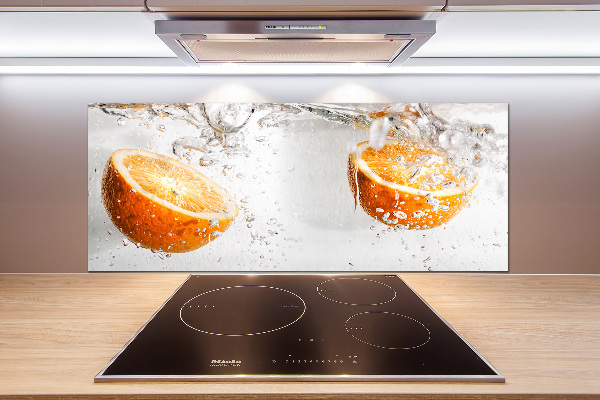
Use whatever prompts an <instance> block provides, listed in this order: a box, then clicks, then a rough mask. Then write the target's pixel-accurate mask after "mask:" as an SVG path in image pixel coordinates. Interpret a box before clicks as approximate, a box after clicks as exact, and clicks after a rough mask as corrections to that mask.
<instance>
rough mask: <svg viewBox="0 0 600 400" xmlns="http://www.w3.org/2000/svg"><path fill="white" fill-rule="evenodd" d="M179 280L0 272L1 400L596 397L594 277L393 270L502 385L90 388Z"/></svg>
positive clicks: (598, 355)
mask: <svg viewBox="0 0 600 400" xmlns="http://www.w3.org/2000/svg"><path fill="white" fill-rule="evenodd" d="M186 276H187V274H183V273H163V274H147V273H136V274H134V273H113V274H99V273H93V274H73V275H0V399H8V398H10V399H20V398H22V399H35V398H40V399H41V398H44V399H47V398H52V399H91V398H101V399H117V398H118V399H174V398H176V399H259V398H260V399H303V400H304V399H313V398H315V399H316V398H320V399H334V398H335V399H416V400H424V399H478V400H481V399H600V275H591V276H590V275H585V276H581V275H533V276H532V275H527V276H525V275H508V274H507V275H502V274H500V275H498V274H479V275H476V274H404V275H402V278H403V279H404V280H405V281H406V282H407V283H408V284H409V285H410V286H411V287H412V288H413V289H414V290H415V291H416V292H417V293H419V294H420V295H421V296H422V297H423V298H424V299H425V300H426V301H427V302H428V303H429V304H430V305H431V306H432V307H433V308H434V309H435V310H436V311H437V312H438V313H439V314H440V315H441V316H442V317H443V318H445V319H446V320H447V321H448V322H449V323H450V324H451V325H452V326H453V327H454V328H455V329H456V330H457V331H458V332H459V333H460V334H461V335H462V336H463V337H464V338H465V339H466V340H467V341H468V342H470V343H471V344H472V345H473V346H474V347H475V348H476V349H477V350H478V351H479V352H480V353H481V354H482V355H483V356H484V357H485V358H486V359H487V360H488V361H490V362H491V363H492V364H493V365H494V366H495V367H496V368H497V369H498V370H499V371H500V372H501V373H502V374H503V375H504V376H505V377H506V383H504V384H502V383H376V382H370V383H282V382H273V383H265V382H261V383H212V382H211V383H94V376H95V375H96V374H97V373H98V372H99V371H100V370H101V369H102V368H103V367H104V366H105V365H106V364H107V362H108V361H109V360H110V359H111V358H112V357H113V356H114V355H115V354H116V353H117V352H118V351H119V350H120V349H121V347H122V346H123V345H124V344H125V343H126V342H127V341H128V340H129V339H130V338H131V337H132V336H133V334H134V333H135V332H136V331H137V330H138V329H139V328H140V327H141V326H142V325H143V324H144V323H145V322H146V321H147V319H148V318H149V317H150V316H151V315H152V314H153V313H154V312H155V311H156V310H157V309H158V308H159V307H160V306H161V305H162V303H163V302H164V301H165V300H166V299H167V298H168V297H169V296H170V295H171V293H173V291H174V290H175V289H176V288H177V287H178V286H179V285H180V284H181V283H182V282H183V281H184V279H185V278H186Z"/></svg>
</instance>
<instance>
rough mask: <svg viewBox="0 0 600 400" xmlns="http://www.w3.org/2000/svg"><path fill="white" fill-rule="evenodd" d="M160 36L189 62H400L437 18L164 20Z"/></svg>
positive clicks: (157, 27) (158, 26)
mask: <svg viewBox="0 0 600 400" xmlns="http://www.w3.org/2000/svg"><path fill="white" fill-rule="evenodd" d="M155 32H156V34H157V35H158V36H159V37H160V38H161V39H162V40H163V41H164V42H165V43H166V44H167V45H168V46H169V47H170V48H171V50H173V52H175V54H176V55H177V56H178V57H179V58H180V59H181V60H182V61H183V62H184V63H185V64H187V65H193V66H195V65H202V64H205V63H230V62H234V63H293V64H298V63H320V64H331V63H336V64H337V63H366V64H384V65H389V66H392V65H393V66H397V65H401V64H402V63H403V62H404V61H406V60H407V59H408V58H409V57H410V56H411V55H412V54H413V53H414V52H415V51H416V50H417V49H418V48H419V47H421V46H422V45H423V44H424V43H425V42H426V41H427V40H429V38H430V37H431V36H433V34H434V33H435V21H433V20H303V21H297V20H276V21H275V20H274V21H267V20H220V21H216V20H159V21H156V22H155Z"/></svg>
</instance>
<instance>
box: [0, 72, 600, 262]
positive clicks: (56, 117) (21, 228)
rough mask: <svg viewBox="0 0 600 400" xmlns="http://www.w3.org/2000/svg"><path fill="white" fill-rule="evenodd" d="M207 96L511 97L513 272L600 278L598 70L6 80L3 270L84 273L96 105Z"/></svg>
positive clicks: (2, 90)
mask: <svg viewBox="0 0 600 400" xmlns="http://www.w3.org/2000/svg"><path fill="white" fill-rule="evenodd" d="M201 101H223V102H253V101H257V102H258V101H260V102H508V103H509V120H510V125H509V129H510V151H509V158H510V172H509V173H510V205H509V207H510V222H509V224H510V225H509V237H510V242H509V243H510V247H509V249H510V250H509V251H510V258H509V260H510V261H509V272H510V273H600V247H599V246H598V244H599V243H600V224H599V223H600V205H599V203H598V200H597V199H598V198H599V196H600V179H599V178H598V171H600V156H599V155H598V151H599V150H600V128H599V127H600V76H598V75H471V76H467V75H402V76H208V77H206V76H205V77H202V76H122V75H104V76H102V75H0V272H19V273H34V272H52V273H60V272H87V179H88V178H87V171H86V166H87V105H88V103H92V102H127V103H128V102H201ZM215 270H219V266H218V265H215Z"/></svg>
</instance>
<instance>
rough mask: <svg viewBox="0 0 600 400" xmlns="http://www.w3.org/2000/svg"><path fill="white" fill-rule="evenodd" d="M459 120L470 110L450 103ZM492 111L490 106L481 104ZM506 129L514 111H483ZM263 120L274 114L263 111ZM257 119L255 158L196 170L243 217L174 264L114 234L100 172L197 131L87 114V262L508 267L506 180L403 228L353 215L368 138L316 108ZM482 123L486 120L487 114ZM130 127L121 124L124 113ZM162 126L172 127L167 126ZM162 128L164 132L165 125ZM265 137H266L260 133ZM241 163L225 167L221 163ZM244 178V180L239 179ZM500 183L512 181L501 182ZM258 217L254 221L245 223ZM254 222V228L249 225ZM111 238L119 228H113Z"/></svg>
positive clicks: (140, 267)
mask: <svg viewBox="0 0 600 400" xmlns="http://www.w3.org/2000/svg"><path fill="white" fill-rule="evenodd" d="M444 108H445V109H446V113H448V112H450V113H452V112H453V110H454V109H456V114H459V113H460V112H461V111H463V110H464V107H463V106H458V105H457V106H456V107H455V108H452V107H451V106H450V107H448V106H446V107H444ZM472 108H473V109H480V110H482V111H483V110H487V109H488V108H489V107H485V106H480V107H476V106H474V107H472ZM485 114H486V115H487V116H488V118H489V119H490V121H487V122H496V123H497V122H498V121H501V123H500V125H501V127H502V128H504V129H506V127H507V125H508V115H507V112H506V107H498V111H495V112H494V113H488V112H486V113H485ZM262 115H264V114H262ZM259 116H260V114H259V115H257V116H255V117H254V118H251V120H250V121H249V122H248V124H247V125H246V127H245V128H244V130H243V132H242V134H243V136H244V137H245V145H246V146H247V147H248V149H249V157H246V156H245V155H242V154H240V155H234V156H232V157H227V156H225V155H224V154H223V153H221V157H220V162H219V163H218V164H216V165H214V166H210V167H200V166H199V165H198V164H197V162H194V163H192V164H191V165H192V166H193V167H195V168H197V169H198V170H199V171H201V172H202V173H204V174H206V175H208V176H209V177H210V178H211V179H213V180H215V181H216V182H217V183H218V184H220V185H221V186H222V187H224V188H225V189H226V190H227V191H228V192H229V193H230V194H231V195H232V196H233V197H234V198H235V200H236V202H237V204H238V206H240V207H243V208H246V210H243V209H242V210H240V215H239V216H238V217H237V218H236V219H235V220H234V223H233V225H232V226H231V227H230V228H229V229H228V230H227V231H226V232H225V233H224V234H223V235H222V236H221V237H219V238H218V239H216V240H214V241H212V242H211V243H210V244H208V245H206V246H204V247H202V248H200V249H197V250H195V251H192V252H188V253H180V254H177V253H173V254H171V255H170V256H169V257H165V255H163V254H156V253H152V252H151V251H149V250H148V249H142V248H136V247H135V246H134V245H132V244H131V243H130V242H129V241H127V240H124V239H125V237H124V236H123V235H121V233H120V232H119V231H118V230H117V229H115V228H114V226H113V225H112V223H111V222H110V220H109V219H108V216H107V214H106V212H105V210H104V207H103V206H102V204H101V201H100V181H101V176H102V170H103V167H104V165H105V164H106V161H107V160H108V158H109V157H110V154H111V153H112V152H113V151H115V150H116V149H119V148H138V147H141V148H142V149H147V150H151V151H155V152H158V153H161V154H164V155H168V156H173V150H172V149H173V147H172V143H173V141H174V140H175V139H177V138H180V137H183V136H197V135H198V132H199V131H198V129H197V128H196V127H194V126H191V125H189V124H186V123H185V122H182V121H173V120H171V119H169V118H160V119H156V120H154V121H153V122H152V124H151V125H150V126H147V125H145V124H143V123H140V120H136V119H130V120H125V121H126V124H125V125H122V126H121V125H119V124H118V123H117V121H118V120H119V117H117V116H110V115H107V114H105V113H103V112H102V111H101V110H99V109H97V108H90V110H89V126H88V132H89V139H88V146H89V148H88V155H89V163H88V174H89V180H88V191H89V198H88V207H89V209H88V214H89V221H88V260H89V262H88V266H89V269H90V270H91V271H106V270H110V271H131V270H134V271H152V270H159V271H164V270H171V271H178V270H185V271H214V270H219V271H280V272H281V271H390V270H392V271H424V270H435V271H481V270H484V271H506V270H507V269H508V202H507V200H508V199H507V198H501V197H499V196H497V195H496V185H497V183H496V182H493V183H492V184H493V186H487V185H486V184H487V183H488V182H487V181H483V182H481V183H480V185H479V187H478V188H477V189H476V198H475V199H476V200H475V201H474V202H473V204H472V205H471V206H470V207H468V208H466V209H465V210H463V211H462V212H461V213H459V215H458V216H457V217H456V218H454V219H453V220H452V221H450V222H449V223H448V224H446V225H444V226H443V227H439V228H436V229H431V230H423V231H404V232H393V231H389V230H388V229H387V226H386V225H384V224H381V223H379V222H377V221H375V220H373V219H372V218H371V217H369V216H368V215H366V213H364V212H363V211H362V210H361V209H360V207H359V208H358V210H356V211H355V209H354V198H353V196H352V194H351V192H350V189H349V187H348V178H347V161H348V152H349V149H351V148H352V146H353V145H354V144H356V143H359V142H362V141H365V140H367V139H368V132H367V131H365V130H361V129H356V130H355V129H353V128H352V127H349V126H342V125H340V124H337V123H333V122H330V121H325V120H323V119H321V118H319V117H316V116H314V115H311V114H308V113H306V117H305V118H302V119H301V120H288V121H286V123H285V125H283V126H279V127H265V128H262V129H260V128H259V127H258V125H257V123H256V122H257V117H259ZM479 119H481V115H480V116H479ZM121 121H123V119H122V118H121ZM158 126H160V127H161V129H162V130H164V132H161V131H159V130H157V127H158ZM163 127H164V128H163ZM257 137H259V138H260V141H257V140H256V138H257ZM224 165H229V166H231V167H232V168H231V169H228V170H224V169H223V166H224ZM240 173H241V174H242V177H238V176H237V175H238V174H240ZM501 178H503V179H506V177H505V176H502V175H501ZM250 215H252V216H253V217H254V218H255V219H254V220H253V221H251V222H247V221H246V217H248V216H250ZM248 224H250V226H248ZM109 232H110V233H109Z"/></svg>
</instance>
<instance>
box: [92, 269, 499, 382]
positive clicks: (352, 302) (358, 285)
mask: <svg viewBox="0 0 600 400" xmlns="http://www.w3.org/2000/svg"><path fill="white" fill-rule="evenodd" d="M95 380H96V381H97V382H102V381H127V380H143V381H203V380H237V381H242V380H289V381H292V380H305V381H327V380H331V381H363V380H373V381H484V382H504V377H503V376H502V375H500V374H499V373H498V371H496V370H495V369H494V367H492V366H491V365H490V364H489V363H488V362H487V361H486V360H484V359H483V357H481V355H479V354H478V353H477V352H476V351H475V350H474V349H473V348H472V347H471V346H470V345H469V344H468V343H467V342H465V341H464V339H462V338H461V337H460V336H459V335H458V334H457V333H456V332H455V331H454V329H452V327H451V326H450V325H448V324H447V323H446V322H445V321H444V320H443V319H441V318H440V317H439V316H438V315H437V314H436V313H435V311H433V309H431V308H430V307H429V305H428V304H427V303H425V302H424V301H423V300H422V299H421V298H420V297H419V296H418V295H417V294H416V293H415V292H413V291H412V290H411V289H410V288H409V287H408V286H407V285H406V283H404V281H403V280H402V279H400V278H399V277H397V276H396V275H291V274H287V275H263V274H260V275H190V276H189V277H188V279H187V280H186V281H185V282H184V283H183V284H182V285H181V287H179V289H177V291H175V293H174V294H173V295H172V296H171V298H169V299H168V300H167V301H166V303H165V304H163V306H162V307H161V308H160V309H159V310H158V311H157V312H156V313H155V314H154V316H153V317H152V318H151V319H150V320H149V321H148V322H147V323H146V324H145V325H144V326H143V327H142V328H141V329H140V330H139V331H138V332H137V333H136V335H135V336H134V337H133V338H132V339H131V340H130V341H129V343H127V344H126V345H125V347H124V348H123V349H122V350H121V351H120V352H119V353H118V354H117V355H116V356H115V357H114V358H113V359H112V360H111V361H110V362H109V364H108V365H107V366H106V367H105V368H104V369H103V370H102V371H101V372H100V373H99V374H98V375H97V376H96V378H95Z"/></svg>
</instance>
